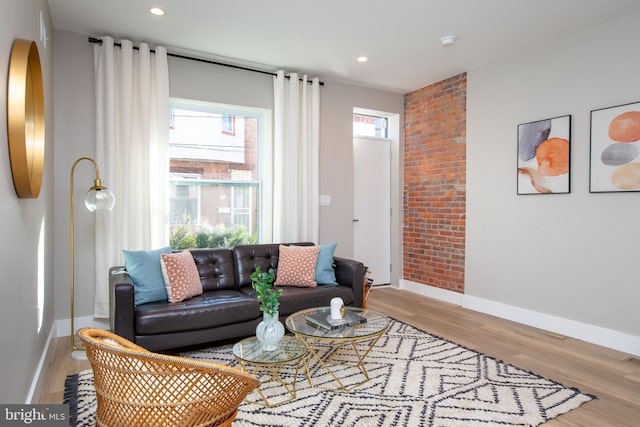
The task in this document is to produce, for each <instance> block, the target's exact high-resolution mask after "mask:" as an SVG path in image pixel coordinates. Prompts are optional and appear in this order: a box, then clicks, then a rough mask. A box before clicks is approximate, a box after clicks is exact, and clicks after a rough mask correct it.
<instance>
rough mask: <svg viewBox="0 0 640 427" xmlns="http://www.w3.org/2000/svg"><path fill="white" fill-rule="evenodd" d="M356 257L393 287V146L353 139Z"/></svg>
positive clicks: (373, 276) (379, 281)
mask: <svg viewBox="0 0 640 427" xmlns="http://www.w3.org/2000/svg"><path fill="white" fill-rule="evenodd" d="M353 162H354V165H353V182H354V184H353V187H354V188H353V190H354V196H353V213H354V217H353V257H354V259H357V260H358V261H362V262H363V263H364V265H365V266H367V267H368V268H369V270H371V276H370V278H371V279H373V284H374V285H378V284H388V283H391V142H390V140H388V139H382V138H363V137H356V138H353Z"/></svg>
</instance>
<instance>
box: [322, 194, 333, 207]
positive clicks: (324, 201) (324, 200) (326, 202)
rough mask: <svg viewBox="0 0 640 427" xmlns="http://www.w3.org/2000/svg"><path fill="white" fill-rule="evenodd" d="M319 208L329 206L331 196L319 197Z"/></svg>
mask: <svg viewBox="0 0 640 427" xmlns="http://www.w3.org/2000/svg"><path fill="white" fill-rule="evenodd" d="M320 206H331V196H327V195H320Z"/></svg>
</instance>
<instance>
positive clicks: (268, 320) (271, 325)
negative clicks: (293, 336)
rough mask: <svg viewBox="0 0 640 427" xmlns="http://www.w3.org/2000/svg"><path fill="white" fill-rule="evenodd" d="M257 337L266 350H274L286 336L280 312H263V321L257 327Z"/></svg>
mask: <svg viewBox="0 0 640 427" xmlns="http://www.w3.org/2000/svg"><path fill="white" fill-rule="evenodd" d="M256 337H257V338H258V341H260V343H261V344H262V349H263V350H265V351H274V350H276V349H277V348H278V345H279V344H280V341H281V340H282V337H284V326H283V325H282V323H280V321H279V320H278V313H277V312H276V314H274V315H273V316H270V315H268V314H267V313H263V315H262V322H260V323H258V326H257V327H256Z"/></svg>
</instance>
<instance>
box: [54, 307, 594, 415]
mask: <svg viewBox="0 0 640 427" xmlns="http://www.w3.org/2000/svg"><path fill="white" fill-rule="evenodd" d="M349 350H350V351H349ZM322 351H325V352H327V353H328V352H329V351H330V348H329V347H326V348H324V349H323V350H322ZM352 352H353V350H352V349H349V348H345V349H344V350H340V351H338V352H337V353H336V355H334V360H336V361H339V362H349V361H353V360H354V359H353V354H352ZM180 355H181V356H184V357H190V358H193V359H198V360H208V361H215V362H218V363H225V364H227V365H231V366H237V362H236V361H235V359H234V357H233V354H232V352H231V346H230V345H224V346H219V347H212V348H208V349H204V350H196V351H190V352H186V353H181V354H180ZM365 365H366V369H367V372H368V374H369V377H370V378H371V379H370V380H369V381H367V382H365V383H364V384H362V385H360V386H358V387H355V388H354V389H352V390H351V391H348V392H337V391H333V390H326V389H324V388H322V387H327V388H331V386H332V385H333V384H335V380H334V379H333V378H332V377H331V376H330V375H329V374H328V373H327V372H326V371H325V370H324V369H323V368H322V367H321V366H319V364H317V363H311V364H310V367H309V369H310V371H311V375H312V379H313V382H314V386H316V387H310V385H309V382H308V381H307V379H306V376H305V373H304V368H301V369H300V372H299V374H298V382H297V398H296V399H295V400H294V401H292V402H288V403H283V404H281V405H279V406H275V407H272V408H267V407H264V406H260V405H256V404H254V403H250V402H247V401H245V402H244V403H243V404H242V405H241V406H240V409H239V411H238V416H237V418H236V420H235V421H234V423H233V425H234V427H236V426H296V427H298V426H309V427H311V426H380V427H382V426H446V427H449V426H451V427H454V426H465V427H467V426H537V425H540V424H543V423H544V422H546V421H548V420H550V419H552V418H556V417H558V416H559V415H562V414H564V413H566V412H569V411H571V410H573V409H575V408H577V407H579V406H580V405H582V404H583V403H586V402H588V401H590V400H592V399H594V398H595V396H590V395H586V394H583V393H581V392H580V391H578V390H576V389H574V388H567V387H564V386H563V385H561V384H559V383H557V382H555V381H552V380H549V379H545V378H542V377H540V376H538V375H536V374H534V373H531V372H527V371H524V370H522V369H519V368H517V367H515V366H512V365H509V364H506V363H503V362H502V361H499V360H496V359H493V358H491V357H489V356H486V355H483V354H481V353H478V352H476V351H474V350H471V349H468V348H465V347H462V346H460V345H458V344H455V343H453V342H451V341H448V340H445V339H442V338H439V337H436V336H433V335H431V334H429V333H427V332H424V331H422V330H420V329H417V328H415V327H413V326H410V325H408V324H406V323H403V322H401V321H398V320H393V319H392V320H391V324H390V327H389V330H388V331H387V332H386V333H385V334H384V335H383V336H382V338H380V340H379V341H378V343H377V344H376V346H375V347H374V348H373V349H372V350H371V352H370V353H369V355H368V356H367V358H366V359H365ZM334 370H335V374H336V375H337V376H338V377H339V378H340V379H341V381H342V382H343V383H344V384H345V385H346V386H347V387H348V386H349V384H357V383H359V382H361V381H362V380H363V376H362V373H361V372H360V370H358V369H357V368H355V367H351V366H341V367H335V369H334ZM294 374H295V367H293V366H292V367H291V368H290V369H289V368H288V367H284V368H283V370H282V371H281V372H280V375H281V377H282V378H283V379H284V380H285V381H290V380H291V379H292V378H293V376H294ZM261 380H263V383H262V384H261V390H262V391H263V393H264V394H265V395H266V396H267V398H268V399H269V401H270V402H271V403H274V402H277V401H278V399H279V398H283V399H284V397H285V390H284V389H283V388H282V386H281V385H280V384H279V383H277V382H275V381H267V378H266V377H265V378H261ZM249 397H250V398H252V399H255V398H256V397H257V396H256V394H255V391H254V392H253V393H252V394H251V395H250V396H249ZM286 397H288V396H286ZM65 403H69V404H70V405H71V417H72V425H74V424H75V425H78V426H90V425H93V424H94V418H95V409H96V408H95V406H96V400H95V390H94V389H93V376H92V371H91V370H88V371H83V372H81V373H80V374H77V375H75V376H70V377H68V378H67V384H66V385H65Z"/></svg>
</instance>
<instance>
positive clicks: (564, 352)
mask: <svg viewBox="0 0 640 427" xmlns="http://www.w3.org/2000/svg"><path fill="white" fill-rule="evenodd" d="M367 307H368V308H371V309H373V310H376V311H379V312H381V313H384V314H386V315H388V316H391V317H394V318H396V319H398V320H402V321H404V322H406V323H409V324H411V325H414V326H416V327H418V328H420V329H423V330H425V331H427V332H429V333H431V334H434V335H437V336H440V337H442V338H446V339H448V340H451V341H454V342H456V343H458V344H460V345H463V346H465V347H468V348H471V349H474V350H477V351H480V352H482V353H484V354H487V355H489V356H491V357H494V358H496V359H499V360H503V361H505V362H507V363H510V364H513V365H515V366H518V367H519V368H522V369H525V370H528V371H531V372H534V373H536V374H538V375H541V376H543V377H545V378H549V379H552V380H555V381H557V382H560V383H561V384H563V385H565V386H568V387H576V388H578V389H579V390H580V391H581V392H583V393H588V394H593V395H595V396H597V397H598V399H597V400H593V401H591V402H588V403H586V404H584V405H582V406H581V407H580V408H578V409H576V410H574V411H571V412H569V413H567V414H564V415H562V416H560V417H558V418H557V419H555V420H551V421H549V422H548V423H546V424H545V426H551V427H555V426H581V427H585V426H586V427H591V426H593V427H601V426H602V427H605V426H606V427H622V426H629V427H639V426H640V357H636V358H634V357H632V356H631V355H629V354H626V353H622V352H619V351H615V350H610V349H607V348H604V347H599V346H596V345H593V344H588V343H586V342H584V341H579V340H575V339H572V338H564V337H560V336H557V335H554V334H550V333H548V332H546V331H543V330H539V329H535V328H531V327H528V326H524V325H521V324H518V323H514V322H510V321H507V320H502V319H498V318H496V317H492V316H488V315H485V314H481V313H477V312H474V311H470V310H466V309H463V308H461V307H459V306H456V305H453V304H448V303H445V302H442V301H437V300H433V299H430V298H425V297H422V296H419V295H416V294H414V293H410V292H406V291H400V290H397V289H393V288H388V287H386V288H377V289H374V291H373V292H372V293H371V295H370V297H369V301H368V304H367ZM68 339H69V338H68V337H66V338H59V339H58V340H57V341H56V342H55V344H54V345H55V349H54V353H53V357H52V358H51V362H50V364H49V365H48V366H47V368H46V369H45V371H44V375H45V376H46V378H45V380H44V383H43V387H42V393H41V397H40V399H39V403H61V402H62V395H63V391H64V380H65V378H66V376H67V375H69V374H72V373H77V372H79V371H81V370H84V369H90V367H89V364H88V362H86V361H84V362H80V361H76V360H73V359H72V358H71V356H70V352H69V350H68V347H69V344H68Z"/></svg>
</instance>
